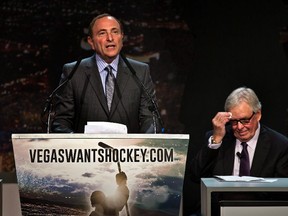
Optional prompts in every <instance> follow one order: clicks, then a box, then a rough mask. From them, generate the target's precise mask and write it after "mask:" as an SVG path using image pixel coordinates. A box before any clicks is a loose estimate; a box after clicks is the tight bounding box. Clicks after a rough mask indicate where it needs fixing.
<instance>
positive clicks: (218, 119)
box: [212, 112, 232, 126]
mask: <svg viewBox="0 0 288 216" xmlns="http://www.w3.org/2000/svg"><path fill="white" fill-rule="evenodd" d="M231 118H232V113H231V112H218V113H217V114H216V116H215V117H214V118H213V120H212V122H213V124H214V125H218V126H221V125H225V124H226V123H227V122H228V121H230V119H231Z"/></svg>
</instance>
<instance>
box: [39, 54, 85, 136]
mask: <svg viewBox="0 0 288 216" xmlns="http://www.w3.org/2000/svg"><path fill="white" fill-rule="evenodd" d="M81 60H82V59H81V58H79V59H78V60H77V62H76V64H75V66H74V67H73V69H72V71H71V73H70V74H69V75H68V76H67V78H66V79H65V80H64V81H63V82H62V83H61V84H60V85H58V86H57V87H56V88H55V89H54V91H52V93H51V94H50V95H49V97H48V98H47V99H46V103H45V107H44V109H43V112H42V114H41V116H42V118H43V116H44V115H45V114H46V113H47V111H48V115H47V121H46V124H47V133H50V123H51V113H52V110H53V103H52V101H53V99H54V96H55V94H56V93H57V92H58V91H59V89H61V88H62V87H63V86H64V85H65V84H66V83H67V82H68V81H69V80H70V79H71V78H72V77H73V75H74V73H75V72H76V70H77V68H78V67H79V64H80V62H81Z"/></svg>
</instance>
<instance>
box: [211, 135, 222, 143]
mask: <svg viewBox="0 0 288 216" xmlns="http://www.w3.org/2000/svg"><path fill="white" fill-rule="evenodd" d="M221 142H222V140H217V139H215V137H213V136H211V143H212V144H220V143H221Z"/></svg>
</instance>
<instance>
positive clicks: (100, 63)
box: [95, 54, 119, 73]
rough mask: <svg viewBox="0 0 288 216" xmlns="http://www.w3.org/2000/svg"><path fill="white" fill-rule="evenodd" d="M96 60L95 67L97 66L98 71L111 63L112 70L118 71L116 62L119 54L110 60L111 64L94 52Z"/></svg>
mask: <svg viewBox="0 0 288 216" xmlns="http://www.w3.org/2000/svg"><path fill="white" fill-rule="evenodd" d="M95 58H96V62H97V67H98V71H99V72H100V73H101V72H102V71H104V69H105V68H106V67H107V66H108V65H111V67H112V70H114V71H115V72H117V71H118V62H119V55H117V57H116V58H115V59H114V60H113V61H112V62H111V64H107V62H105V61H104V60H103V59H102V58H101V57H100V56H99V55H97V54H96V57H95Z"/></svg>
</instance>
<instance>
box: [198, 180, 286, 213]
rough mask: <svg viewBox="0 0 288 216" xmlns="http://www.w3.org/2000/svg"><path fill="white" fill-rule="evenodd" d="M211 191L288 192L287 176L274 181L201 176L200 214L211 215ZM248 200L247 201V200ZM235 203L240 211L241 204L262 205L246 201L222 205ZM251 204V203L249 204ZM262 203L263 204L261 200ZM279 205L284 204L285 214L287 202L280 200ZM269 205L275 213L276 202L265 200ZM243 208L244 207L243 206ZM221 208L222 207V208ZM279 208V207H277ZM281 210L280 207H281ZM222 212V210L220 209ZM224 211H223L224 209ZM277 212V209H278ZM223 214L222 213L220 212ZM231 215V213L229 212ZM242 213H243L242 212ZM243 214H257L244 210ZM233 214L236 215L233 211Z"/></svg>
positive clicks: (225, 204)
mask: <svg viewBox="0 0 288 216" xmlns="http://www.w3.org/2000/svg"><path fill="white" fill-rule="evenodd" d="M213 192H247V193H250V192H267V193H269V192H287V194H288V178H277V181H275V182H227V181H221V180H218V179H216V178H202V179H201V215H202V216H211V215H212V214H211V198H212V197H211V195H212V193H213ZM248 202H249V201H248ZM279 203H280V202H279ZM231 204H232V205H235V206H236V205H237V206H238V207H239V208H237V211H238V212H239V211H240V212H241V205H242V206H246V208H247V206H253V205H254V206H257V205H259V206H262V204H260V203H258V204H257V203H254V204H253V203H250V204H248V203H247V202H246V205H244V203H243V202H242V203H240V204H239V205H238V204H236V203H233V202H232V203H230V205H229V204H227V203H224V206H230V207H231ZM251 204H253V205H251ZM263 204H265V203H264V202H263ZM281 204H282V205H281V206H284V207H285V209H284V211H285V214H284V215H287V210H288V203H287V202H282V203H281ZM267 205H271V206H274V207H276V208H275V209H272V211H273V212H274V213H275V212H277V206H278V207H279V205H277V202H274V204H273V202H271V200H270V202H266V206H267ZM244 208H245V207H244ZM222 210H223V209H222ZM279 210H280V209H279ZM281 211H282V209H281ZM222 212H223V211H222ZM224 212H225V211H224ZM278 212H279V211H278ZM222 215H223V214H222ZM226 215H227V214H226ZM229 215H231V214H229ZM242 215H243V214H242ZM244 215H258V214H251V212H250V214H249V213H248V214H247V212H245V214H244ZM270 215H275V216H276V215H277V216H280V215H281V214H271V213H270ZM233 216H236V215H235V213H234V214H233Z"/></svg>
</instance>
